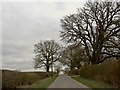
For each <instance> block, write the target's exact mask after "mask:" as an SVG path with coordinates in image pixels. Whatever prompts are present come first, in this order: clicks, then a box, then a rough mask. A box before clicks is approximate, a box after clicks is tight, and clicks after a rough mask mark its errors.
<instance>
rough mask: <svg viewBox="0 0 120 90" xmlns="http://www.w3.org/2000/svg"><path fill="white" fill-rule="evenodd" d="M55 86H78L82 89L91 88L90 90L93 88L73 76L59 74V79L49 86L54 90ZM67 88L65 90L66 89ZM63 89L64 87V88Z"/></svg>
mask: <svg viewBox="0 0 120 90" xmlns="http://www.w3.org/2000/svg"><path fill="white" fill-rule="evenodd" d="M53 88H58V89H59V88H66V89H67V88H69V89H71V88H78V89H79V90H80V88H81V90H83V89H87V90H88V89H89V90H92V89H90V88H89V87H87V86H85V85H84V84H82V83H79V82H77V81H76V80H74V79H72V78H71V77H69V76H67V75H64V74H62V75H59V76H58V77H57V79H56V80H55V81H54V82H53V83H52V84H51V85H50V86H49V88H48V90H50V89H51V90H52V89H53ZM66 89H65V90H66ZM62 90H63V89H62Z"/></svg>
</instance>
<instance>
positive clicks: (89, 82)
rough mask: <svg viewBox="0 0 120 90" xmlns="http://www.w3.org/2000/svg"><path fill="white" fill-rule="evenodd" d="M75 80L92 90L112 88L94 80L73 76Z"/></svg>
mask: <svg viewBox="0 0 120 90" xmlns="http://www.w3.org/2000/svg"><path fill="white" fill-rule="evenodd" d="M72 78H73V79H75V80H77V81H78V82H81V83H83V84H84V85H86V86H88V87H90V88H92V89H97V88H112V87H111V86H108V85H106V84H104V83H101V82H98V81H94V80H89V79H85V78H82V77H80V76H72Z"/></svg>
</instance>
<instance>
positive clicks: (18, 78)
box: [2, 70, 49, 88]
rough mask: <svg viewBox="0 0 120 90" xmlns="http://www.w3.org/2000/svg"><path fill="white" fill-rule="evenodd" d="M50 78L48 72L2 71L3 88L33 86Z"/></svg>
mask: <svg viewBox="0 0 120 90" xmlns="http://www.w3.org/2000/svg"><path fill="white" fill-rule="evenodd" d="M47 77H49V75H48V74H47V73H46V72H18V71H10V70H2V87H3V88H9V87H10V88H15V87H17V86H22V85H31V84H32V83H34V82H36V81H37V80H42V79H45V78H47Z"/></svg>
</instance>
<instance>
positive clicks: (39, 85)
mask: <svg viewBox="0 0 120 90" xmlns="http://www.w3.org/2000/svg"><path fill="white" fill-rule="evenodd" d="M55 79H56V77H55V76H54V77H50V78H47V79H44V80H40V81H37V82H35V83H33V84H32V85H31V86H30V88H36V89H37V88H38V89H40V88H41V90H43V89H44V90H46V89H47V88H48V87H49V85H50V84H52V83H53V82H54V80H55ZM36 89H35V90H36ZM33 90H34V89H33Z"/></svg>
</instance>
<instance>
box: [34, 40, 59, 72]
mask: <svg viewBox="0 0 120 90" xmlns="http://www.w3.org/2000/svg"><path fill="white" fill-rule="evenodd" d="M34 54H35V58H34V67H35V68H41V67H46V72H49V68H50V66H51V65H52V64H53V63H54V62H56V61H58V60H59V58H60V45H59V44H58V43H56V42H55V41H54V40H46V41H40V42H39V43H37V44H35V49H34Z"/></svg>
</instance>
